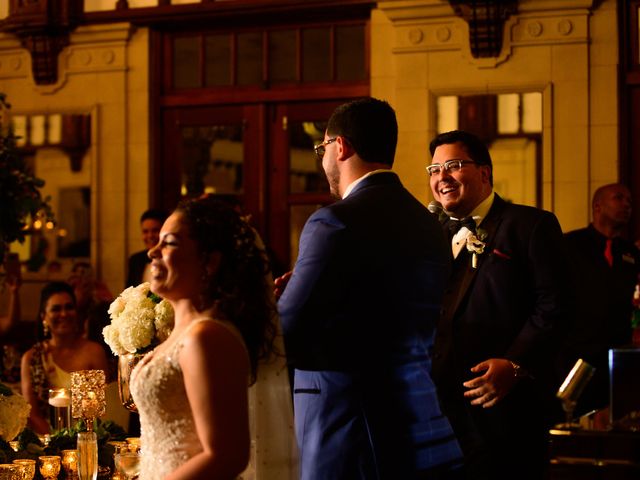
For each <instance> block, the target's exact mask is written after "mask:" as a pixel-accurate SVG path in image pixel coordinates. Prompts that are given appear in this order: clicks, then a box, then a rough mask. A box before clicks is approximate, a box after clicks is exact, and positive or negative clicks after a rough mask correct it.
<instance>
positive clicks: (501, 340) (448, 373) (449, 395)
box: [427, 131, 568, 480]
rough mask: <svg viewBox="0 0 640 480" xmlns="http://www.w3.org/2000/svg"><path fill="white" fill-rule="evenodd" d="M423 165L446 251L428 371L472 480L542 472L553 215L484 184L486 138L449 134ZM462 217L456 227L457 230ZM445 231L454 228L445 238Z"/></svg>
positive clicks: (555, 295)
mask: <svg viewBox="0 0 640 480" xmlns="http://www.w3.org/2000/svg"><path fill="white" fill-rule="evenodd" d="M430 151H431V155H432V157H433V160H432V163H431V165H430V166H428V167H427V170H428V172H429V175H430V184H431V189H432V192H433V196H434V198H435V200H437V201H438V202H440V203H441V204H442V206H443V207H444V209H445V211H447V212H448V213H449V214H450V215H451V216H452V219H448V220H446V221H445V223H444V226H445V227H446V228H447V229H449V228H452V229H454V230H455V229H456V228H459V230H458V231H457V233H456V234H455V235H453V232H452V233H451V234H450V238H451V241H452V244H451V247H452V250H453V254H454V256H455V260H454V265H453V273H452V275H451V278H450V280H449V285H448V287H447V290H446V293H445V297H444V301H443V308H442V314H441V317H440V320H439V323H438V327H437V332H438V334H437V336H436V341H435V346H434V349H433V372H432V376H433V379H434V381H435V382H436V385H437V387H438V394H439V396H440V401H441V405H442V409H443V412H444V413H445V415H447V416H448V418H449V420H450V421H451V424H452V426H453V429H454V431H455V433H456V436H457V437H458V440H459V441H460V445H461V446H462V449H463V452H464V454H465V464H466V467H467V470H468V476H469V478H472V479H481V478H482V479H484V478H491V479H507V478H508V479H513V478H532V479H533V478H535V479H538V480H539V479H540V478H542V471H543V468H544V465H545V450H546V443H545V437H546V433H547V432H546V427H547V422H546V421H545V420H546V419H545V408H546V407H548V406H550V405H553V404H552V403H551V402H552V401H553V393H554V390H557V388H558V386H559V384H557V385H556V384H554V382H552V381H551V376H552V372H553V365H552V363H551V360H552V349H553V348H554V344H555V341H556V337H555V336H556V331H557V329H558V326H559V325H560V324H561V323H562V322H563V321H564V317H565V316H566V315H567V313H568V311H567V308H566V296H565V295H564V293H563V285H565V284H566V269H565V267H564V263H563V255H564V251H563V248H562V242H563V238H562V232H561V230H560V225H559V224H558V221H557V220H556V218H555V216H554V215H553V214H551V213H549V212H545V211H543V210H539V209H536V208H531V207H526V206H523V205H513V204H509V203H507V202H505V201H504V200H502V199H501V198H500V197H499V196H498V195H497V194H495V193H494V192H493V177H492V162H491V157H490V156H489V152H488V150H487V147H486V146H485V145H484V144H483V143H482V142H481V141H480V140H479V139H478V138H477V137H475V136H474V135H472V134H469V133H466V132H463V131H453V132H448V133H444V134H441V135H438V136H437V137H436V138H435V139H434V140H433V141H432V142H431V145H430ZM461 225H464V226H463V227H462V228H460V227H461ZM452 235H453V236H452Z"/></svg>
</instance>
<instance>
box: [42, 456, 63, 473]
mask: <svg viewBox="0 0 640 480" xmlns="http://www.w3.org/2000/svg"><path fill="white" fill-rule="evenodd" d="M38 461H39V462H40V475H42V476H43V477H44V478H47V479H49V478H52V479H53V478H58V474H59V473H60V457H58V456H57V455H47V456H42V457H38Z"/></svg>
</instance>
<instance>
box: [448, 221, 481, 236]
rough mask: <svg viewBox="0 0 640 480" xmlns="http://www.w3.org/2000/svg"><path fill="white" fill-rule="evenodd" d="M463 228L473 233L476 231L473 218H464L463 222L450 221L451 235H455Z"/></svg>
mask: <svg viewBox="0 0 640 480" xmlns="http://www.w3.org/2000/svg"><path fill="white" fill-rule="evenodd" d="M462 227H467V228H468V229H469V230H470V231H471V232H472V233H475V231H476V221H475V220H474V219H473V217H464V218H463V219H461V220H457V219H453V218H450V219H449V231H450V232H451V235H455V234H456V233H458V231H459V230H460V229H461V228H462Z"/></svg>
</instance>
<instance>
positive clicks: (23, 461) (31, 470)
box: [13, 458, 36, 480]
mask: <svg viewBox="0 0 640 480" xmlns="http://www.w3.org/2000/svg"><path fill="white" fill-rule="evenodd" d="M13 463H15V464H16V465H20V466H21V467H22V469H23V470H22V471H23V478H24V480H32V479H33V477H35V476H36V461H35V460H31V459H30V458H17V459H15V460H14V461H13Z"/></svg>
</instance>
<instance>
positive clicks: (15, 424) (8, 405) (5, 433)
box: [0, 394, 31, 442]
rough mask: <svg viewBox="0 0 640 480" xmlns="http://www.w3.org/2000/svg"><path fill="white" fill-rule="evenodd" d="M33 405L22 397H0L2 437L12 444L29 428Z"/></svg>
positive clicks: (0, 431) (0, 434) (16, 395)
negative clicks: (12, 441) (25, 428)
mask: <svg viewBox="0 0 640 480" xmlns="http://www.w3.org/2000/svg"><path fill="white" fill-rule="evenodd" d="M30 410H31V405H29V402H27V401H26V400H25V398H24V397H23V396H22V395H18V394H14V395H0V437H2V439H3V440H5V441H7V442H10V441H11V440H13V439H14V438H16V437H17V436H18V434H19V433H20V432H21V431H22V430H24V427H26V426H27V418H29V411H30Z"/></svg>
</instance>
